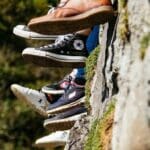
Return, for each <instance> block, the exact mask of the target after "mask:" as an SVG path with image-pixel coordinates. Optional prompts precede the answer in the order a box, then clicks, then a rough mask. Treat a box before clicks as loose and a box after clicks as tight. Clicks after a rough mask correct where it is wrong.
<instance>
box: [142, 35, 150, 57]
mask: <svg viewBox="0 0 150 150" xmlns="http://www.w3.org/2000/svg"><path fill="white" fill-rule="evenodd" d="M140 44H141V48H140V57H141V59H142V60H143V59H144V57H145V54H146V51H147V49H148V46H149V45H150V33H148V34H146V35H145V36H143V38H142V39H141V43H140Z"/></svg>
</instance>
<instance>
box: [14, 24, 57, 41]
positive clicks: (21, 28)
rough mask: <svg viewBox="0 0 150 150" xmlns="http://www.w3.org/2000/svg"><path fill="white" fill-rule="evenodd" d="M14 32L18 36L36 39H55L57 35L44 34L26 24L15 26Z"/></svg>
mask: <svg viewBox="0 0 150 150" xmlns="http://www.w3.org/2000/svg"><path fill="white" fill-rule="evenodd" d="M13 33H14V34H15V35H17V36H20V37H23V38H27V39H35V40H52V41H54V40H55V39H56V38H57V37H58V36H57V35H44V34H39V33H36V32H33V31H31V30H30V29H29V28H28V27H27V26H26V25H17V26H15V27H14V28H13Z"/></svg>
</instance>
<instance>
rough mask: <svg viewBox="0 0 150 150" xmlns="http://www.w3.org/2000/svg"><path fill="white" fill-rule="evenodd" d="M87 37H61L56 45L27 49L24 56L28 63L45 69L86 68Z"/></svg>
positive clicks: (75, 35) (76, 35) (77, 35)
mask: <svg viewBox="0 0 150 150" xmlns="http://www.w3.org/2000/svg"><path fill="white" fill-rule="evenodd" d="M86 39H87V36H85V35H80V34H67V35H65V36H59V38H57V39H56V41H55V43H54V44H49V45H46V46H42V47H39V48H26V49H25V50H24V51H23V52H22V55H23V57H24V59H25V60H26V61H28V62H32V63H34V64H37V65H40V66H44V67H84V66H85V61H86V58H87V56H88V52H87V50H86Z"/></svg>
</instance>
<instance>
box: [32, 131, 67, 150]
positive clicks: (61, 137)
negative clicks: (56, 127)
mask: <svg viewBox="0 0 150 150" xmlns="http://www.w3.org/2000/svg"><path fill="white" fill-rule="evenodd" d="M69 133H70V131H69V130H66V131H56V132H53V133H51V134H49V135H47V136H44V137H42V138H40V139H37V140H36V141H35V145H34V146H36V147H40V148H41V147H42V148H48V149H51V150H52V149H54V148H56V147H61V146H63V147H64V146H65V145H66V143H67V141H68V138H69Z"/></svg>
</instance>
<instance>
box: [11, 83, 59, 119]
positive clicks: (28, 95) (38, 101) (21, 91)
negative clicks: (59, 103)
mask: <svg viewBox="0 0 150 150" xmlns="http://www.w3.org/2000/svg"><path fill="white" fill-rule="evenodd" d="M11 90H12V92H13V93H14V95H15V96H16V97H17V98H18V99H20V100H22V101H25V102H26V103H27V104H28V105H29V106H31V107H32V108H33V109H34V110H35V111H37V112H38V113H39V114H41V115H42V116H45V117H47V116H48V114H47V113H46V109H47V106H48V104H50V101H51V102H52V101H56V100H57V99H58V98H59V97H60V95H57V96H55V97H54V96H53V97H52V96H51V97H50V96H49V97H48V96H46V94H44V93H43V92H40V91H37V90H33V89H30V88H27V87H23V86H21V85H18V84H12V85H11ZM51 98H52V99H51Z"/></svg>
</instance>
